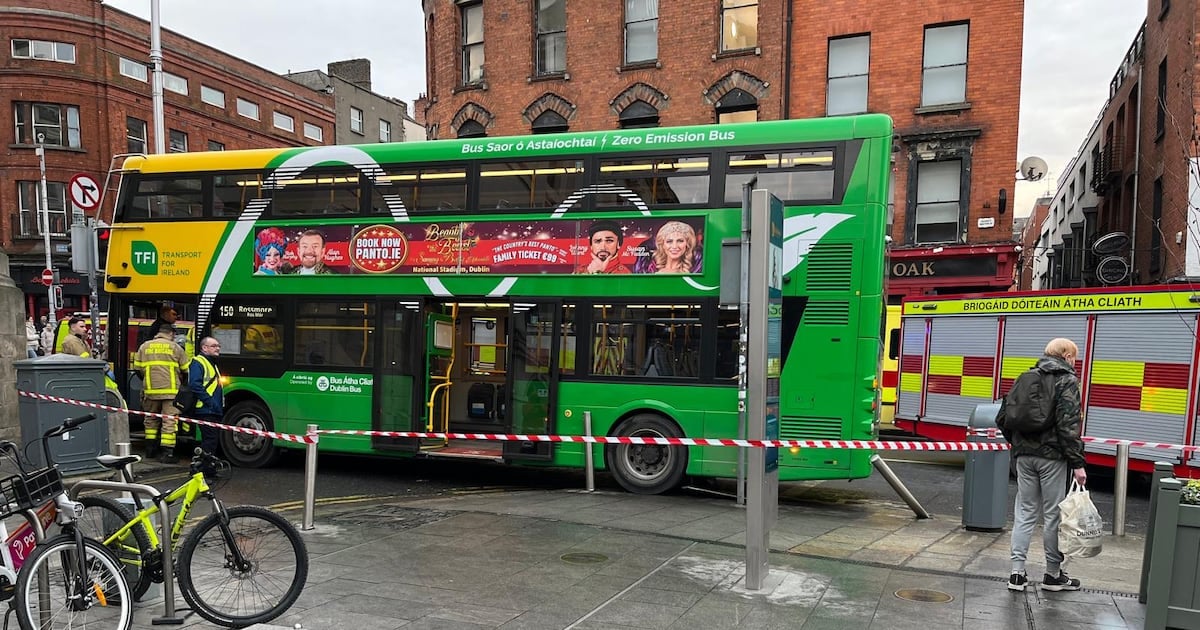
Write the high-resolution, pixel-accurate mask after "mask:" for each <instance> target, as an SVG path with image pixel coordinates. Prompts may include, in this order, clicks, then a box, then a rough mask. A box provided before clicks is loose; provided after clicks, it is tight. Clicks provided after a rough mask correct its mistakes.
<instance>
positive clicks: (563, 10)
mask: <svg viewBox="0 0 1200 630" xmlns="http://www.w3.org/2000/svg"><path fill="white" fill-rule="evenodd" d="M536 45H537V75H538V76H545V75H548V74H562V73H564V72H566V71H567V0H537V44H536Z"/></svg>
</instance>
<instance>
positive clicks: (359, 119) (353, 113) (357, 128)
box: [350, 107, 363, 135]
mask: <svg viewBox="0 0 1200 630" xmlns="http://www.w3.org/2000/svg"><path fill="white" fill-rule="evenodd" d="M350 131H353V132H354V133H357V134H360V135H361V134H362V132H363V110H361V109H359V108H357V107H351V108H350Z"/></svg>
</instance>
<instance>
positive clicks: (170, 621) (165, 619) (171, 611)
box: [68, 479, 183, 626]
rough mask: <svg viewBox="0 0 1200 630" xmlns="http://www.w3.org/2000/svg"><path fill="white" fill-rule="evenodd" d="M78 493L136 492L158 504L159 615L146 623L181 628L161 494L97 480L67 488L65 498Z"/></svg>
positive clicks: (166, 507) (165, 506)
mask: <svg viewBox="0 0 1200 630" xmlns="http://www.w3.org/2000/svg"><path fill="white" fill-rule="evenodd" d="M81 490H116V491H121V492H136V493H138V494H144V495H146V496H147V497H149V498H150V500H151V501H154V503H155V504H157V505H158V510H159V512H158V513H159V516H160V518H161V520H160V526H161V527H162V534H161V540H160V544H161V545H162V558H163V559H162V563H163V616H161V617H155V618H154V619H151V620H150V623H151V625H155V626H161V625H173V626H177V625H181V624H182V623H183V618H182V617H178V616H176V615H175V562H174V560H173V559H172V557H171V556H172V553H171V543H172V541H171V506H170V504H169V503H167V502H166V501H163V500H162V498H161V497H162V495H160V494H159V492H158V490H157V489H156V488H154V487H152V486H148V485H145V484H141V483H125V482H122V481H104V480H100V479H84V480H81V481H77V482H76V483H75V485H73V486H71V490H70V491H69V492H68V496H69V497H70V498H71V500H72V501H74V500H75V499H76V498H78V497H79V492H80V491H81Z"/></svg>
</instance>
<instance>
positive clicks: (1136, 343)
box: [895, 284, 1200, 476]
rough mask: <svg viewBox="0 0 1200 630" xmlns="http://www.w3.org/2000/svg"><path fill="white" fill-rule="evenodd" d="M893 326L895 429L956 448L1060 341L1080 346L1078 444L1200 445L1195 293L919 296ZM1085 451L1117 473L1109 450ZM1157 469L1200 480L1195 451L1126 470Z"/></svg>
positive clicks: (1150, 454) (1092, 447) (1131, 290)
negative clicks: (983, 413)
mask: <svg viewBox="0 0 1200 630" xmlns="http://www.w3.org/2000/svg"><path fill="white" fill-rule="evenodd" d="M900 319H901V323H900V331H901V332H900V378H899V387H898V392H897V396H896V411H895V424H896V427H897V428H899V429H903V430H906V431H909V432H911V433H914V434H916V435H920V436H924V437H928V438H931V439H937V440H961V439H963V438H964V436H965V430H966V424H967V418H968V417H969V416H970V415H971V411H972V410H973V409H974V408H975V406H976V405H979V404H983V403H990V402H993V401H995V400H998V399H1000V398H1001V397H1002V396H1004V395H1005V394H1006V393H1007V392H1008V390H1009V388H1011V387H1012V383H1013V381H1014V380H1015V379H1016V378H1017V376H1019V375H1020V374H1021V373H1022V372H1024V371H1026V370H1028V369H1029V368H1031V367H1033V365H1034V364H1035V363H1036V362H1037V360H1038V358H1040V357H1041V356H1042V351H1043V350H1044V349H1045V346H1046V342H1048V341H1049V340H1051V339H1053V338H1055V337H1066V338H1069V339H1071V340H1072V341H1074V342H1075V343H1076V344H1078V345H1079V358H1078V360H1077V361H1076V364H1075V371H1076V374H1077V375H1078V376H1079V380H1080V386H1081V388H1082V392H1081V394H1082V402H1083V410H1082V411H1083V424H1082V431H1083V435H1084V436H1091V437H1096V438H1111V439H1117V440H1132V441H1144V442H1155V443H1166V444H1180V445H1195V444H1200V437H1198V436H1197V423H1196V416H1197V365H1200V358H1198V353H1200V337H1198V336H1197V331H1198V330H1200V285H1191V284H1178V285H1160V286H1153V287H1119V288H1108V289H1070V290H1056V291H1039V292H1032V293H995V294H975V295H966V296H937V297H921V298H919V299H916V300H912V301H905V302H904V304H903V308H902V314H901V318H900ZM1085 447H1086V452H1087V459H1088V461H1089V462H1090V463H1092V464H1096V465H1100V466H1109V467H1111V466H1113V465H1114V463H1115V451H1116V447H1115V446H1113V445H1108V444H1096V443H1088V444H1086V445H1085ZM1155 461H1169V462H1173V463H1174V464H1175V465H1176V468H1177V472H1178V473H1179V474H1185V473H1188V472H1190V473H1193V475H1189V476H1194V473H1195V472H1200V458H1197V457H1196V456H1195V455H1192V454H1191V453H1188V454H1184V453H1183V452H1182V451H1181V450H1178V449H1175V450H1170V449H1161V448H1139V447H1136V446H1135V447H1133V448H1131V449H1130V462H1129V467H1130V469H1131V470H1137V471H1142V472H1151V471H1153V466H1154V462H1155Z"/></svg>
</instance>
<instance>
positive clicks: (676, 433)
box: [604, 414, 687, 494]
mask: <svg viewBox="0 0 1200 630" xmlns="http://www.w3.org/2000/svg"><path fill="white" fill-rule="evenodd" d="M680 433H681V432H680V430H679V427H677V426H675V423H673V422H671V421H669V420H667V419H666V418H663V417H662V416H658V415H654V414H639V415H636V416H633V417H632V418H630V419H628V420H626V421H625V422H623V423H621V426H620V427H618V428H617V430H616V431H614V432H613V435H616V436H627V437H649V438H659V437H681V435H680ZM604 462H605V465H606V466H608V469H609V470H610V471H612V474H613V477H615V478H616V479H617V483H619V484H621V487H622V488H625V489H626V490H628V491H629V492H632V493H634V494H662V493H663V492H667V491H670V490H673V489H675V488H676V487H677V486H679V484H680V482H681V481H683V473H684V471H685V470H686V469H687V447H686V446H660V445H649V444H609V445H606V446H605V447H604Z"/></svg>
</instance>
